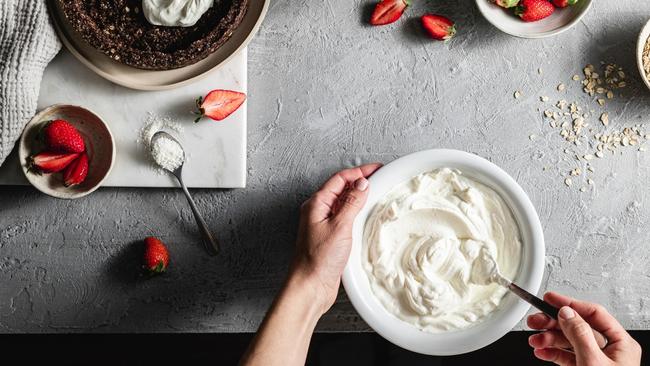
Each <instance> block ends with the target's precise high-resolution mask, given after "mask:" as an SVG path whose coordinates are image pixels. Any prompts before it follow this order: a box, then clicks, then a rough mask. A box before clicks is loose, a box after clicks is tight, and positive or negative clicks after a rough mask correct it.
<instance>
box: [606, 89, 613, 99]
mask: <svg viewBox="0 0 650 366" xmlns="http://www.w3.org/2000/svg"><path fill="white" fill-rule="evenodd" d="M612 98H614V93H612V91H611V90H610V91H608V92H607V99H612Z"/></svg>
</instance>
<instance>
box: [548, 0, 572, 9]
mask: <svg viewBox="0 0 650 366" xmlns="http://www.w3.org/2000/svg"><path fill="white" fill-rule="evenodd" d="M577 2H578V0H553V5H555V6H556V7H558V8H566V7H567V6H570V5H575V4H576V3H577Z"/></svg>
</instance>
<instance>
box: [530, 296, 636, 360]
mask: <svg viewBox="0 0 650 366" xmlns="http://www.w3.org/2000/svg"><path fill="white" fill-rule="evenodd" d="M544 300H545V301H546V302H548V303H550V304H551V305H553V306H556V307H558V308H560V313H559V315H558V320H557V321H556V320H553V319H551V318H550V317H548V316H547V315H545V314H543V313H537V314H533V315H530V316H529V317H528V326H529V327H530V328H532V329H536V330H541V331H542V332H541V333H538V334H534V335H532V336H530V338H529V340H528V343H529V344H530V346H531V347H533V348H534V349H535V351H534V353H535V356H536V357H537V358H539V359H540V360H544V361H549V362H554V363H556V364H558V365H563V366H565V365H576V366H592V365H597V366H601V365H603V366H608V365H609V366H639V365H640V364H641V346H640V345H639V343H637V341H635V340H634V338H632V336H630V334H629V333H628V332H626V331H625V329H624V328H623V326H621V324H620V323H619V322H618V321H617V320H616V319H615V318H614V317H613V316H612V315H611V314H609V313H608V312H607V310H605V308H604V307H602V306H601V305H598V304H593V303H589V302H584V301H579V300H575V299H572V298H570V297H566V296H563V295H560V294H558V293H555V292H547V293H546V294H545V295H544ZM592 329H595V330H597V331H599V332H601V333H602V334H603V335H604V336H605V337H607V340H608V343H607V346H606V347H605V348H604V349H602V350H601V349H600V348H599V347H598V344H597V343H596V339H595V338H594V335H593V331H592ZM562 348H573V351H574V352H575V354H574V353H570V352H567V351H564V350H562Z"/></svg>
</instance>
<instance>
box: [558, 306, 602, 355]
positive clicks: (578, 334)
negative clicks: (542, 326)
mask: <svg viewBox="0 0 650 366" xmlns="http://www.w3.org/2000/svg"><path fill="white" fill-rule="evenodd" d="M558 321H559V323H560V328H561V329H562V333H564V335H565V336H566V338H567V339H568V340H569V343H571V345H572V346H573V351H574V352H575V354H576V362H577V364H578V365H593V364H595V362H596V361H597V360H598V359H599V358H600V355H601V350H600V348H599V347H598V343H596V339H595V338H594V333H593V330H592V329H591V326H590V325H589V323H587V322H586V321H585V320H584V319H582V317H581V316H580V315H579V314H578V313H577V312H576V311H575V310H573V309H572V308H570V307H569V306H563V307H562V308H561V309H560V312H559V314H558Z"/></svg>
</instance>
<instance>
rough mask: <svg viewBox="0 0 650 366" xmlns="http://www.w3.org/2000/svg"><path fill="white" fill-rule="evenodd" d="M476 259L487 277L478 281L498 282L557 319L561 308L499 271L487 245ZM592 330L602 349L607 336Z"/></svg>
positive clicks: (482, 272) (481, 271) (483, 274)
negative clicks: (525, 288) (520, 285)
mask: <svg viewBox="0 0 650 366" xmlns="http://www.w3.org/2000/svg"><path fill="white" fill-rule="evenodd" d="M476 261H479V263H478V265H479V266H481V267H480V273H481V275H482V276H483V277H484V278H485V279H487V280H485V281H480V282H476V283H479V284H483V285H488V284H490V283H498V284H499V285H501V286H503V287H505V288H507V289H508V290H510V292H512V293H514V294H515V295H517V296H519V298H521V299H522V300H524V301H526V302H527V303H529V304H531V305H532V306H534V307H536V308H537V309H539V310H540V311H542V312H543V313H544V314H546V315H548V316H550V317H551V318H553V319H554V320H556V321H557V318H558V313H559V312H560V309H558V308H556V307H555V306H553V305H551V304H549V303H548V302H546V301H544V300H542V299H540V298H539V297H537V296H535V295H533V294H531V293H530V292H528V291H526V290H524V289H523V288H521V287H519V286H517V285H516V284H515V283H513V282H512V281H510V280H508V279H507V278H505V277H503V275H501V273H500V272H499V265H498V264H497V261H496V260H495V259H494V256H493V255H492V253H491V252H490V251H489V250H488V249H487V248H486V247H483V248H481V253H480V254H479V258H477V259H476ZM592 331H593V332H594V338H596V343H598V347H600V349H603V348H605V347H606V346H607V343H608V341H607V338H606V337H605V336H604V335H603V334H602V333H600V332H599V331H597V330H595V329H592ZM564 350H566V351H569V352H573V350H572V349H564Z"/></svg>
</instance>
